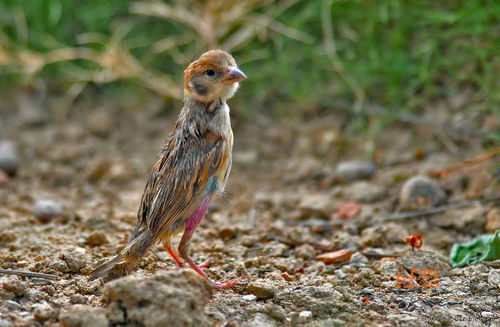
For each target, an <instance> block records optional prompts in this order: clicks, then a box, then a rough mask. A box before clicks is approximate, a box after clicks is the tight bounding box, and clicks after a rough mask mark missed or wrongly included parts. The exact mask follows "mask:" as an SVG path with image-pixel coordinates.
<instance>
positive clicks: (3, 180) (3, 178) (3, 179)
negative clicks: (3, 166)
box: [0, 170, 9, 187]
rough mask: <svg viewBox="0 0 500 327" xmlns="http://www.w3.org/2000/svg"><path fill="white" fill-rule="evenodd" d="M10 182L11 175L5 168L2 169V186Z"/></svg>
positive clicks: (0, 179)
mask: <svg viewBox="0 0 500 327" xmlns="http://www.w3.org/2000/svg"><path fill="white" fill-rule="evenodd" d="M8 183H9V176H7V173H5V172H4V171H3V170H0V187H2V186H5V185H7V184H8Z"/></svg>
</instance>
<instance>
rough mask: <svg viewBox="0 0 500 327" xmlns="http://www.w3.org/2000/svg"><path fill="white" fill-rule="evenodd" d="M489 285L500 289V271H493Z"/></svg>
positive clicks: (489, 276) (489, 277)
mask: <svg viewBox="0 0 500 327" xmlns="http://www.w3.org/2000/svg"><path fill="white" fill-rule="evenodd" d="M488 283H490V284H491V285H493V286H496V287H497V288H499V289H500V271H499V270H495V269H492V270H491V271H490V273H489V275H488Z"/></svg>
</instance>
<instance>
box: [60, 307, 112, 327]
mask: <svg viewBox="0 0 500 327" xmlns="http://www.w3.org/2000/svg"><path fill="white" fill-rule="evenodd" d="M60 323H61V326H62V327H107V326H108V325H109V323H108V319H107V318H106V311H105V310H104V309H101V308H94V307H91V306H89V305H82V304H76V305H73V306H71V307H70V308H69V310H68V311H67V312H65V313H63V314H61V316H60Z"/></svg>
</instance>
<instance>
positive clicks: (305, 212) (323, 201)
mask: <svg viewBox="0 0 500 327" xmlns="http://www.w3.org/2000/svg"><path fill="white" fill-rule="evenodd" d="M298 208H299V209H300V215H299V218H310V217H311V216H319V217H324V218H328V217H330V215H331V213H332V211H333V209H334V203H333V201H332V198H331V196H330V195H328V194H324V193H306V194H303V195H302V196H301V199H300V202H299V204H298Z"/></svg>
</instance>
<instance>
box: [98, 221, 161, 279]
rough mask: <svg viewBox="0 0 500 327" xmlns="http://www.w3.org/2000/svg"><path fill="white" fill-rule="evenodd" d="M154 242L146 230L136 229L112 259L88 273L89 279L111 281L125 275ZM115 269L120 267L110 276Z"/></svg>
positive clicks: (152, 236) (151, 235) (149, 232)
mask: <svg viewBox="0 0 500 327" xmlns="http://www.w3.org/2000/svg"><path fill="white" fill-rule="evenodd" d="M154 242H155V237H154V235H153V233H151V231H149V230H148V229H147V228H146V229H140V230H137V229H136V230H135V231H134V232H133V233H132V235H131V237H130V241H129V242H128V244H127V246H126V247H125V248H123V250H121V252H120V253H119V254H118V255H116V256H115V257H114V258H112V259H111V260H109V261H107V262H105V263H103V264H102V265H100V266H98V267H97V268H95V269H94V271H92V272H91V273H90V279H91V280H94V279H97V278H99V277H102V278H104V279H110V278H111V279H112V278H113V277H115V278H116V277H118V276H120V275H123V274H126V273H127V272H128V271H129V270H130V269H131V268H133V267H134V266H135V265H136V263H137V262H138V261H139V259H141V258H142V257H143V256H144V255H145V254H146V252H147V251H148V250H149V249H150V248H151V246H153V244H154ZM115 267H116V268H118V267H121V269H118V270H119V272H118V273H113V274H111V273H112V271H113V270H115Z"/></svg>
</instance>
